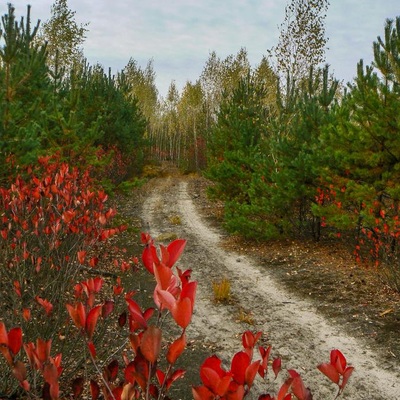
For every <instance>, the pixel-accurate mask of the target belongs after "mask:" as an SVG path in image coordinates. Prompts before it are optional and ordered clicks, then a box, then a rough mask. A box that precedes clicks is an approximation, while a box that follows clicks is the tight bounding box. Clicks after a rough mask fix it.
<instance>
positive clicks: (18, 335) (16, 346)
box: [8, 327, 22, 356]
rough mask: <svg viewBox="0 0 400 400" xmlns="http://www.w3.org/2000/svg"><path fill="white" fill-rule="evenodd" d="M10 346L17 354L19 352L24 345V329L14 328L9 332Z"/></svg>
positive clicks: (14, 353)
mask: <svg viewBox="0 0 400 400" xmlns="http://www.w3.org/2000/svg"><path fill="white" fill-rule="evenodd" d="M8 347H9V349H10V350H11V352H12V353H13V355H14V356H15V355H16V354H18V353H19V351H20V350H21V347H22V329H21V328H19V327H17V328H12V329H10V331H9V332H8Z"/></svg>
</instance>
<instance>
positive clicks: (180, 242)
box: [167, 239, 186, 268]
mask: <svg viewBox="0 0 400 400" xmlns="http://www.w3.org/2000/svg"><path fill="white" fill-rule="evenodd" d="M185 246H186V240H184V239H176V240H174V241H173V242H171V243H170V244H169V245H168V246H167V250H168V253H169V259H168V263H167V267H170V268H171V267H172V266H173V265H174V264H175V263H176V261H177V260H178V259H179V257H180V256H181V254H182V252H183V250H184V248H185Z"/></svg>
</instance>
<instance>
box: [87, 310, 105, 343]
mask: <svg viewBox="0 0 400 400" xmlns="http://www.w3.org/2000/svg"><path fill="white" fill-rule="evenodd" d="M101 311H102V307H101V306H96V307H93V308H92V309H91V310H90V311H89V313H88V315H87V317H86V324H85V330H86V333H87V335H88V338H89V340H91V339H92V337H93V333H94V330H95V328H96V324H97V320H98V318H99V316H100V314H101Z"/></svg>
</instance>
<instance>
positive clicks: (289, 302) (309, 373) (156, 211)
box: [143, 177, 400, 400]
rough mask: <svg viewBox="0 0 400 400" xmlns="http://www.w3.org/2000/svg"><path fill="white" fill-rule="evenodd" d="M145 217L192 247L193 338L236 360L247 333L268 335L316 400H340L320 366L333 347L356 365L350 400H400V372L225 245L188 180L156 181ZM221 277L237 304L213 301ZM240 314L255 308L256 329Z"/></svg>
mask: <svg viewBox="0 0 400 400" xmlns="http://www.w3.org/2000/svg"><path fill="white" fill-rule="evenodd" d="M172 216H179V218H180V220H181V224H179V225H171V222H170V221H171V217H172ZM143 219H144V220H145V221H146V223H147V224H148V227H149V231H150V233H151V234H152V235H153V236H154V237H157V235H159V234H161V233H166V232H176V233H177V234H178V236H179V237H182V238H185V239H187V241H188V243H187V246H186V249H185V253H184V256H183V258H182V266H183V267H184V268H191V269H192V270H193V279H195V280H197V281H198V294H197V298H196V306H195V313H194V315H193V320H192V323H191V325H190V326H189V328H188V336H189V337H190V338H193V339H195V340H196V339H197V340H202V341H204V342H206V343H211V344H215V346H216V348H217V354H218V356H220V357H221V358H223V359H224V360H225V361H226V362H229V360H230V359H231V357H232V356H233V354H234V353H235V352H237V351H239V350H240V349H241V348H240V346H241V343H240V337H241V333H242V332H243V331H245V330H246V329H251V330H253V331H263V332H264V333H265V334H266V336H265V340H267V342H266V343H268V344H272V346H273V355H274V356H280V357H282V364H283V367H284V368H288V369H295V370H297V371H298V372H299V373H300V374H301V375H302V377H303V380H304V382H305V384H306V385H307V386H309V387H310V388H311V390H312V393H313V396H314V399H320V400H322V399H323V400H325V399H333V398H334V397H335V394H336V388H335V387H334V385H333V384H331V383H330V382H329V381H328V379H327V378H325V377H324V376H323V375H322V374H321V373H320V372H319V371H318V370H317V369H316V366H317V365H318V364H319V363H320V362H326V361H328V360H329V352H330V350H331V349H333V348H339V349H340V350H341V351H342V352H343V353H344V354H345V356H346V357H347V360H348V362H349V363H351V364H352V365H354V366H355V367H356V371H355V372H354V373H353V376H352V377H351V380H350V382H349V384H348V386H347V387H346V391H345V394H344V396H343V398H346V399H352V400H358V399H369V400H371V399H374V400H375V399H376V400H379V399H400V372H399V371H388V370H385V369H384V368H383V367H384V366H382V365H379V356H378V355H377V354H375V353H373V352H372V351H371V350H369V349H368V348H367V347H365V345H363V344H361V343H359V342H357V341H356V339H354V338H352V337H350V336H348V335H346V334H345V333H344V332H341V331H340V329H338V327H336V326H333V325H331V324H330V322H329V321H328V320H327V319H326V318H323V317H322V316H321V315H319V314H317V313H316V311H315V308H314V307H313V304H312V303H311V302H308V301H304V300H302V299H300V298H297V297H295V296H294V295H293V294H289V293H288V292H286V291H285V290H284V289H283V288H282V287H281V286H280V284H279V282H276V281H275V280H274V279H273V278H272V277H271V276H269V275H268V273H267V271H265V270H262V269H261V267H259V266H258V265H257V263H256V262H255V261H254V260H251V259H248V258H246V257H243V256H239V255H237V254H234V253H230V252H227V251H225V250H224V249H222V248H221V247H220V240H221V233H220V232H218V231H216V230H215V229H213V228H210V227H209V226H207V224H206V222H205V221H204V220H203V219H202V218H201V216H200V214H199V213H198V212H197V210H196V208H195V205H194V203H193V201H192V199H191V197H190V195H189V193H188V190H187V181H181V180H176V179H173V178H171V177H170V178H165V179H162V180H155V181H154V187H153V190H152V192H151V193H150V195H149V196H148V197H147V199H146V200H145V202H144V204H143ZM222 277H227V278H229V279H230V281H231V286H232V293H233V296H234V299H235V302H234V303H233V304H230V305H216V304H214V303H213V301H212V281H214V280H218V279H220V278H222ZM299 284H301V282H299ZM240 309H243V310H247V311H249V310H251V313H252V316H253V318H254V321H255V325H254V326H249V325H247V324H244V323H240V322H238V312H239V310H240ZM282 375H284V374H282ZM283 377H284V376H282V378H283ZM275 385H276V383H275ZM274 390H276V386H274V385H273V384H272V385H268V386H267V385H266V384H265V383H264V382H260V383H259V384H258V385H257V387H256V388H254V389H253V391H252V393H253V395H252V396H249V397H248V398H252V399H257V398H258V395H259V394H260V393H261V392H269V391H274Z"/></svg>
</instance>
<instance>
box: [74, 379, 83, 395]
mask: <svg viewBox="0 0 400 400" xmlns="http://www.w3.org/2000/svg"><path fill="white" fill-rule="evenodd" d="M84 383H85V380H84V379H83V378H82V377H79V378H75V379H74V380H73V381H72V393H73V396H74V399H77V398H78V397H79V396H80V395H81V394H82V393H83V385H84Z"/></svg>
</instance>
